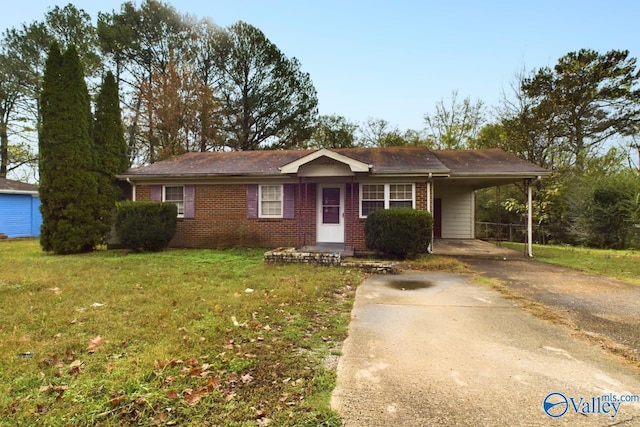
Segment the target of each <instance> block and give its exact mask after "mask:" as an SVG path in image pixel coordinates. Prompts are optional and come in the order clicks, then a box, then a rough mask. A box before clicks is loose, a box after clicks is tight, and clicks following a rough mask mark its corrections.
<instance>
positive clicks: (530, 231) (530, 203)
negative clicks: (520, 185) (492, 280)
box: [525, 178, 533, 257]
mask: <svg viewBox="0 0 640 427" xmlns="http://www.w3.org/2000/svg"><path fill="white" fill-rule="evenodd" d="M525 184H526V186H527V255H528V256H530V257H532V256H533V186H532V185H531V178H528V179H526V180H525Z"/></svg>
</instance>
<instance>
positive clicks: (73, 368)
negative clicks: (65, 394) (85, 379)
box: [69, 360, 84, 377]
mask: <svg viewBox="0 0 640 427" xmlns="http://www.w3.org/2000/svg"><path fill="white" fill-rule="evenodd" d="M83 369H84V362H83V361H82V360H74V361H73V362H71V364H70V365H69V375H71V376H74V377H75V376H76V375H78V374H79V373H81V372H82V370H83Z"/></svg>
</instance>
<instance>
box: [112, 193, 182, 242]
mask: <svg viewBox="0 0 640 427" xmlns="http://www.w3.org/2000/svg"><path fill="white" fill-rule="evenodd" d="M177 215H178V208H177V206H176V205H175V204H174V203H168V202H165V203H160V202H121V203H119V204H118V206H117V209H116V234H117V235H118V238H119V239H120V244H122V246H123V247H125V248H127V249H131V250H134V251H149V252H155V251H160V250H162V249H164V248H166V247H167V246H169V242H171V239H173V236H174V235H175V234H176V226H177V220H176V217H177Z"/></svg>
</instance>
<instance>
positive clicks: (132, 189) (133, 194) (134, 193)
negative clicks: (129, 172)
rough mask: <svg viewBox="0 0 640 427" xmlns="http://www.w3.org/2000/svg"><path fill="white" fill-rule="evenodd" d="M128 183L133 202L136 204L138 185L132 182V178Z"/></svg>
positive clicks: (128, 179)
mask: <svg viewBox="0 0 640 427" xmlns="http://www.w3.org/2000/svg"><path fill="white" fill-rule="evenodd" d="M126 181H127V182H128V183H129V185H130V186H131V201H132V202H135V201H136V185H135V184H134V183H133V182H132V181H131V179H130V178H127V179H126Z"/></svg>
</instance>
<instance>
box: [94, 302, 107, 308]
mask: <svg viewBox="0 0 640 427" xmlns="http://www.w3.org/2000/svg"><path fill="white" fill-rule="evenodd" d="M104 306H105V304H102V303H100V302H94V303H93V304H91V307H93V308H98V307H104Z"/></svg>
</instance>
